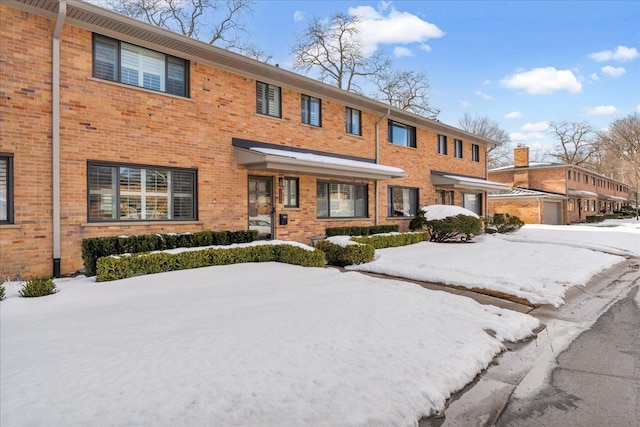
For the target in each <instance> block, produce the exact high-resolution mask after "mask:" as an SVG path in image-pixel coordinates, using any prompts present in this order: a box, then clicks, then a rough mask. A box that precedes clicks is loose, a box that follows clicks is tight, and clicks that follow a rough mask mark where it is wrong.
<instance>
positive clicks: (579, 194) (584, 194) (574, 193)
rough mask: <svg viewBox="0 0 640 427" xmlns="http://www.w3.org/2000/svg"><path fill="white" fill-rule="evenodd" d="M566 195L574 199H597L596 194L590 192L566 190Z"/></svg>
mask: <svg viewBox="0 0 640 427" xmlns="http://www.w3.org/2000/svg"><path fill="white" fill-rule="evenodd" d="M567 195H568V196H574V197H587V198H594V197H598V194H597V193H594V192H592V191H584V190H568V191H567Z"/></svg>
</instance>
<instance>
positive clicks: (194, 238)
mask: <svg viewBox="0 0 640 427" xmlns="http://www.w3.org/2000/svg"><path fill="white" fill-rule="evenodd" d="M257 237H258V232H257V231H256V230H241V231H200V232H197V233H184V234H145V235H141V236H126V237H118V236H113V237H94V238H89V239H83V240H82V258H83V260H84V271H85V274H86V275H87V276H95V274H96V272H97V270H96V261H97V260H98V258H100V257H104V256H109V255H120V254H125V253H131V254H134V253H141V252H151V251H163V250H167V249H175V248H194V247H199V246H213V245H230V244H232V243H249V242H252V241H254V240H256V238H257Z"/></svg>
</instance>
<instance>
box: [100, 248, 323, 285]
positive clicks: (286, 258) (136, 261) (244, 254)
mask: <svg viewBox="0 0 640 427" xmlns="http://www.w3.org/2000/svg"><path fill="white" fill-rule="evenodd" d="M271 261H272V262H283V263H287V264H294V265H300V266H303V267H324V265H325V256H324V253H323V252H321V251H319V250H313V249H311V250H307V249H305V248H302V247H298V246H293V245H286V244H285V245H277V244H274V245H269V244H265V245H255V246H244V247H230V248H228V249H221V248H207V249H201V250H190V251H182V252H178V253H167V252H158V253H141V254H134V255H126V256H116V255H112V256H108V257H102V258H99V259H98V262H97V276H96V281H98V282H105V281H109V280H118V279H125V278H128V277H133V276H139V275H142V274H153V273H164V272H166V271H175V270H188V269H191V268H199V267H209V266H212V265H228V264H240V263H246V262H271Z"/></svg>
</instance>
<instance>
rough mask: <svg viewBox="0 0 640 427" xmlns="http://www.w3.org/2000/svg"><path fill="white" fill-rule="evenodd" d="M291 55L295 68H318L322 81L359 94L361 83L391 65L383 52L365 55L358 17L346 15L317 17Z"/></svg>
mask: <svg viewBox="0 0 640 427" xmlns="http://www.w3.org/2000/svg"><path fill="white" fill-rule="evenodd" d="M291 53H292V54H293V55H294V63H293V68H294V69H296V70H299V71H303V72H309V71H310V70H312V69H317V70H318V71H319V73H320V75H319V79H320V81H323V82H325V83H329V84H331V85H333V86H337V87H339V88H340V89H345V90H348V91H350V92H356V93H360V92H361V88H360V86H359V80H361V79H362V78H367V77H370V76H375V75H377V74H380V73H381V72H383V71H384V70H386V69H388V68H389V66H390V65H391V62H390V61H389V60H388V59H386V58H384V57H383V56H382V55H381V54H380V53H375V54H374V55H373V56H370V57H366V56H365V55H364V54H363V53H362V43H361V42H360V39H359V30H358V18H357V17H355V16H348V15H345V14H342V13H337V14H335V15H333V16H332V17H331V18H330V19H329V20H322V19H320V18H317V17H316V18H313V19H312V20H311V21H310V22H309V25H308V26H307V29H306V30H305V32H304V33H303V34H302V35H300V36H298V38H297V40H296V42H295V44H294V46H293V48H292V49H291Z"/></svg>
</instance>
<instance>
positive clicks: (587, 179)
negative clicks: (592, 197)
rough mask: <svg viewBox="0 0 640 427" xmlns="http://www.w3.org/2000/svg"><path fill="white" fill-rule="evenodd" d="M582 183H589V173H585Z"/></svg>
mask: <svg viewBox="0 0 640 427" xmlns="http://www.w3.org/2000/svg"><path fill="white" fill-rule="evenodd" d="M584 183H585V184H588V183H589V175H586V174H585V176H584Z"/></svg>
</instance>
